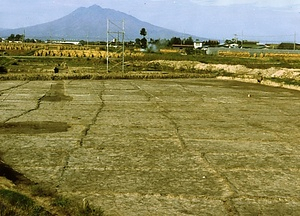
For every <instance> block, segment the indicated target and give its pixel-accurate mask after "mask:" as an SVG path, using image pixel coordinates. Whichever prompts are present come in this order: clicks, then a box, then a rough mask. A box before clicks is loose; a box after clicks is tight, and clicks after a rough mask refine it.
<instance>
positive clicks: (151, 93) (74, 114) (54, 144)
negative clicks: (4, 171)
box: [0, 79, 300, 215]
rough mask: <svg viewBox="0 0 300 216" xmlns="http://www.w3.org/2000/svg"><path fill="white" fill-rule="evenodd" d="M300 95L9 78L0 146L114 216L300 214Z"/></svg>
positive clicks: (2, 98) (24, 168)
mask: <svg viewBox="0 0 300 216" xmlns="http://www.w3.org/2000/svg"><path fill="white" fill-rule="evenodd" d="M250 96H251V97H250ZM299 99H300V92H299V91H294V90H288V89H281V88H274V87H268V86H263V85H259V84H250V83H242V82H236V81H224V80H210V79H208V80H206V79H177V80H105V81H86V80H82V81H30V82H28V81H27V82H22V81H7V82H1V83H0V112H1V115H0V122H1V123H0V147H1V152H2V154H3V160H4V161H5V162H6V163H7V164H9V165H10V166H12V167H13V168H14V169H15V170H17V171H19V172H21V173H23V174H24V175H25V176H26V177H28V178H29V179H31V180H33V181H35V182H41V183H46V184H50V185H52V186H53V187H56V188H57V189H58V191H59V192H60V193H62V194H64V195H67V196H72V197H76V198H78V199H82V198H86V199H88V200H89V202H90V203H91V204H93V205H95V206H101V207H102V208H103V210H104V211H105V214H106V215H298V214H299V212H300V181H299V179H300V172H299V169H300V156H299V155H300V154H299V153H300V145H299V144H300V101H299Z"/></svg>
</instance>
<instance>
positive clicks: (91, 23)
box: [0, 5, 201, 41]
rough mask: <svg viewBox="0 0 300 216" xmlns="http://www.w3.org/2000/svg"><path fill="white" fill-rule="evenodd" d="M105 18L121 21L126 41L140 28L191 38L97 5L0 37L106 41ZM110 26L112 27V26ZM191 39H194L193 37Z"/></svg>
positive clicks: (155, 33)
mask: <svg viewBox="0 0 300 216" xmlns="http://www.w3.org/2000/svg"><path fill="white" fill-rule="evenodd" d="M107 19H109V20H111V21H112V22H114V23H116V24H117V25H121V22H122V20H124V22H125V32H126V34H125V37H126V38H125V39H126V40H135V38H140V37H141V35H140V30H141V28H146V30H147V32H148V35H147V37H149V38H153V39H158V38H166V39H169V38H172V37H181V38H187V37H189V36H190V35H187V34H184V33H180V32H176V31H172V30H168V29H165V28H161V27H158V26H154V25H152V24H150V23H147V22H143V21H141V20H139V19H137V18H135V17H133V16H130V15H128V14H125V13H122V12H119V11H115V10H112V9H104V8H101V7H100V6H98V5H93V6H91V7H88V8H84V7H81V8H78V9H77V10H75V11H74V12H72V13H71V14H69V15H67V16H65V17H62V18H60V19H57V20H55V21H52V22H48V23H45V24H40V25H35V26H30V27H25V28H18V29H0V36H1V37H8V36H9V35H10V34H23V33H24V31H25V32H26V38H36V39H43V40H46V39H62V38H64V39H66V40H81V39H82V40H94V41H98V40H106V37H107ZM111 26H112V27H113V25H111ZM194 38H196V37H195V36H194ZM197 38H199V37H197ZM200 39H201V38H200Z"/></svg>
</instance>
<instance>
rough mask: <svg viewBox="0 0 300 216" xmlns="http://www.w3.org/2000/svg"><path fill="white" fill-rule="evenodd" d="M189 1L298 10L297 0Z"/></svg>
mask: <svg viewBox="0 0 300 216" xmlns="http://www.w3.org/2000/svg"><path fill="white" fill-rule="evenodd" d="M191 2H193V3H196V4H199V5H203V6H230V5H252V6H255V7H260V8H272V9H277V10H278V9H279V10H285V11H286V10H290V11H295V10H298V11H299V10H300V4H299V1H298V0H284V1H282V0H264V1H258V0H191Z"/></svg>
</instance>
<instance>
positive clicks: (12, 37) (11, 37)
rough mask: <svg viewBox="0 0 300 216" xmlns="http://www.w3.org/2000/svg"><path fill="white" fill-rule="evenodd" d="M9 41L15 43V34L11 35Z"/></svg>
mask: <svg viewBox="0 0 300 216" xmlns="http://www.w3.org/2000/svg"><path fill="white" fill-rule="evenodd" d="M7 40H8V41H14V40H15V35H14V34H11V35H10V36H9V37H8V38H7Z"/></svg>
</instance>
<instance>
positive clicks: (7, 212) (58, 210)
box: [0, 186, 104, 216]
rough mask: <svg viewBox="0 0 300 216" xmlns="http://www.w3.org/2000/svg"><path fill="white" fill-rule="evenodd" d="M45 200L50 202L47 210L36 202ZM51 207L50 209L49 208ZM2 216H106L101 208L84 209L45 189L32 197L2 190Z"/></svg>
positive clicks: (36, 190)
mask: <svg viewBox="0 0 300 216" xmlns="http://www.w3.org/2000/svg"><path fill="white" fill-rule="evenodd" d="M41 197H42V198H45V200H49V201H48V202H49V203H48V204H47V207H48V208H49V210H46V209H45V208H44V207H43V206H42V205H39V204H38V202H36V199H37V198H41ZM49 206H50V207H49ZM0 215H1V216H11V215H30V216H46V215H64V216H65V215H69V216H96V215H97V216H102V215H104V212H103V210H101V208H94V207H91V206H89V205H88V206H86V207H83V205H82V204H81V203H79V202H77V201H76V200H72V199H69V198H66V197H64V196H61V195H58V194H57V193H56V192H54V191H51V190H49V189H45V188H42V187H40V188H38V189H37V186H35V189H34V190H33V191H32V193H31V194H30V195H24V194H23V193H21V192H17V191H13V190H8V189H0Z"/></svg>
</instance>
